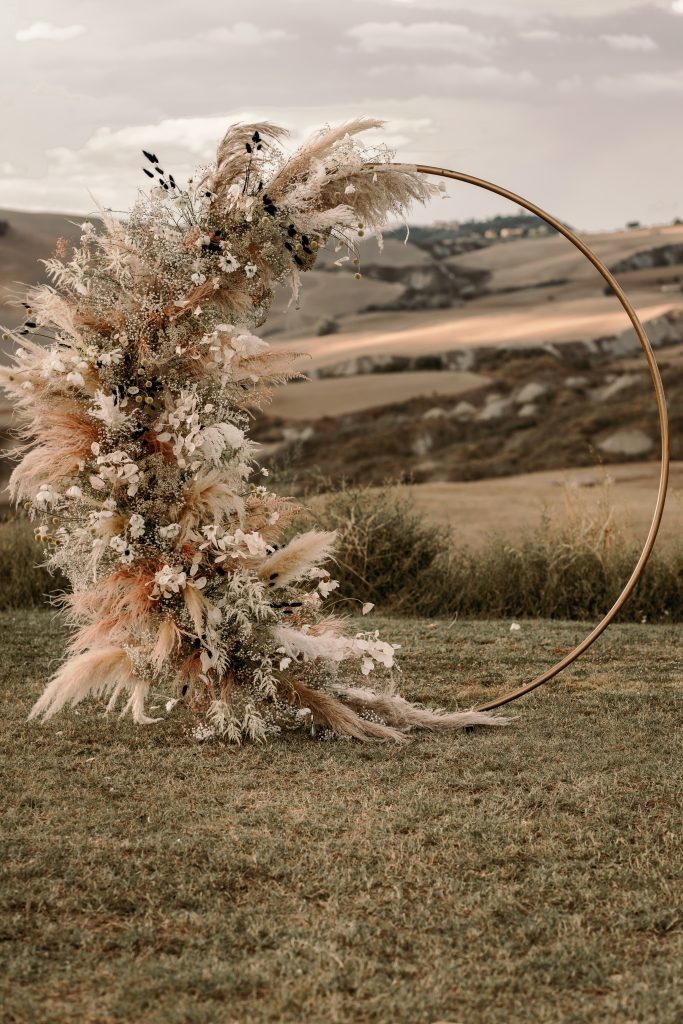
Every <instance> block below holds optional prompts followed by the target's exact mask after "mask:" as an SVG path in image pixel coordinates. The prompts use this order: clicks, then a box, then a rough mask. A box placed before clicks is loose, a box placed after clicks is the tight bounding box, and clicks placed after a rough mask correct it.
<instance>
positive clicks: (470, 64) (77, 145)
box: [0, 0, 683, 230]
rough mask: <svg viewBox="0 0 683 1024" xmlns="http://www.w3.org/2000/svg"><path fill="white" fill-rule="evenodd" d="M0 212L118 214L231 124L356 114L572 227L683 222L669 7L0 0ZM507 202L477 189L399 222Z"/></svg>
mask: <svg viewBox="0 0 683 1024" xmlns="http://www.w3.org/2000/svg"><path fill="white" fill-rule="evenodd" d="M0 29H1V35H0V47H1V48H2V54H1V56H2V64H1V66H2V78H1V80H0V81H1V84H0V98H1V100H2V109H3V124H2V133H1V138H2V149H1V150H0V206H3V207H9V208H15V209H34V210H36V209H43V210H65V211H72V212H87V211H89V210H92V209H93V208H94V202H93V200H92V199H91V197H90V194H89V193H91V194H92V196H94V197H95V198H96V199H97V200H98V201H99V202H101V203H102V204H104V205H107V206H111V207H113V208H115V209H124V208H126V207H128V206H129V205H130V203H131V202H132V200H133V199H134V197H135V193H136V189H137V188H139V187H142V186H144V185H145V182H146V179H145V178H144V176H143V175H142V172H141V170H140V166H141V159H140V152H139V151H140V148H141V147H142V146H144V147H145V148H151V149H153V150H155V151H156V152H157V153H158V154H159V156H160V157H161V158H162V164H163V166H165V167H169V169H170V170H172V171H173V173H174V174H175V175H176V177H182V176H183V175H186V174H188V173H190V172H191V169H192V168H193V166H195V165H196V164H198V163H201V162H202V161H205V160H208V159H209V158H210V157H211V153H212V150H213V149H214V148H215V144H216V142H217V140H218V138H219V137H220V135H221V134H222V133H223V131H224V130H225V128H226V127H227V125H229V124H230V123H232V122H233V121H236V120H251V119H259V118H268V119H270V120H274V121H277V122H279V123H281V124H283V125H285V126H286V127H288V128H289V129H290V130H291V132H292V140H291V141H292V144H293V145H294V144H296V143H297V142H299V141H300V139H301V137H302V135H303V133H304V132H306V131H309V130H312V129H315V128H317V127H318V126H320V125H322V124H324V123H326V122H329V123H335V122H337V121H339V120H344V119H347V118H350V117H354V116H356V115H358V114H367V115H371V116H375V117H382V118H385V119H386V120H387V126H386V129H385V131H384V136H385V137H386V141H387V142H388V143H389V144H390V145H391V146H392V147H393V148H395V150H396V157H397V159H399V160H402V161H421V162H424V163H431V164H440V165H444V166H448V167H453V168H456V169H459V170H464V171H466V172H468V173H470V174H474V175H477V176H480V177H483V178H488V179H489V180H492V181H494V182H498V183H499V184H502V185H505V186H506V187H507V188H510V189H512V190H513V191H516V192H518V193H520V194H522V195H525V196H527V197H528V198H530V199H532V200H533V201H534V202H536V203H538V204H539V205H540V206H542V207H544V208H546V209H547V210H549V211H550V212H551V213H554V214H555V215H557V216H558V217H560V218H561V219H563V220H566V221H568V222H569V223H571V224H573V225H574V226H575V227H577V228H579V229H584V230H586V229H600V228H613V227H617V226H621V225H623V224H624V223H625V222H626V221H627V220H631V219H638V220H641V221H643V222H644V223H660V222H667V221H670V220H671V219H672V218H673V217H674V216H683V131H682V130H681V129H682V117H681V114H682V113H683V0H661V2H656V0H652V2H646V3H640V4H637V5H635V6H634V5H633V4H632V3H628V2H624V0H262V2H260V3H254V2H252V3H245V2H239V3H238V2H233V0H204V2H203V3H202V4H190V3H188V2H180V0H152V2H151V3H137V2H133V0H117V2H114V3H108V2H104V0H100V2H97V0H19V2H17V0H9V2H8V0H4V2H3V3H2V5H1V7H0ZM504 209H509V206H506V204H505V203H504V201H502V200H498V199H496V198H495V197H493V196H490V195H489V194H486V193H483V192H481V191H480V190H476V189H473V188H471V187H468V186H466V185H458V184H456V183H451V184H449V197H448V198H447V199H443V200H437V201H435V202H434V203H433V204H432V205H431V207H430V208H429V209H428V210H426V211H424V210H423V211H420V212H419V213H418V212H417V211H416V214H415V216H414V217H413V218H412V219H413V220H415V221H423V222H424V221H429V220H434V219H437V218H438V219H457V218H463V217H465V216H468V215H481V214H485V213H491V212H498V211H501V210H504Z"/></svg>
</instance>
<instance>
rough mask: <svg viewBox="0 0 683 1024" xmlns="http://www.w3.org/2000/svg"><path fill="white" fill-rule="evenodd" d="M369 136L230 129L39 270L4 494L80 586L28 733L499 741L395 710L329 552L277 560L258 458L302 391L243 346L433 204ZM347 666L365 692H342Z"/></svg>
mask: <svg viewBox="0 0 683 1024" xmlns="http://www.w3.org/2000/svg"><path fill="white" fill-rule="evenodd" d="M380 124H381V122H378V121H374V120H371V119H365V118H362V119H359V120H355V121H352V122H350V123H348V124H344V125H342V126H340V127H338V128H334V129H330V128H326V129H324V130H322V131H320V132H318V133H317V134H316V135H314V136H313V138H312V139H311V140H310V141H308V142H307V143H306V144H305V145H304V146H302V147H301V148H300V149H298V150H297V151H296V152H294V154H293V155H291V156H290V157H289V158H288V159H287V158H285V156H284V154H283V152H282V149H281V147H280V145H279V142H280V139H281V138H282V137H283V135H284V134H285V132H284V130H283V129H282V128H279V127H277V126H276V125H273V124H268V123H264V124H250V125H242V124H238V125H234V126H233V127H231V128H230V129H229V131H228V132H227V134H226V135H225V137H224V138H223V140H222V141H221V143H220V145H219V146H218V150H217V154H216V159H215V162H214V163H212V164H211V165H210V166H209V167H206V168H204V169H202V170H200V172H199V173H198V174H197V175H196V177H195V178H194V179H190V181H189V182H188V184H187V186H186V187H180V186H179V185H178V184H177V183H176V181H175V179H174V177H173V175H172V174H170V173H168V172H166V171H165V170H164V169H163V168H162V167H161V166H160V164H159V159H158V158H157V156H156V154H154V153H151V152H146V151H143V152H144V155H145V158H146V161H147V166H146V167H145V168H144V170H145V173H146V174H147V176H148V177H150V178H152V179H153V180H154V186H153V187H152V188H151V190H150V191H149V193H141V194H140V197H139V199H138V201H137V202H136V203H135V205H134V206H133V208H132V210H131V211H130V213H129V215H128V216H127V217H126V218H125V219H118V218H116V217H114V216H113V215H112V214H111V211H101V213H100V214H99V216H98V221H99V223H98V227H97V228H96V227H95V226H94V225H93V224H92V223H91V222H89V221H86V222H85V223H84V224H83V225H82V235H81V238H80V244H79V245H78V247H77V248H75V249H72V250H70V251H69V249H68V247H67V245H66V243H64V242H62V241H60V242H58V244H57V252H56V255H55V256H54V257H53V258H52V259H48V260H46V261H45V264H46V267H47V270H48V274H49V278H50V280H51V282H52V284H49V285H42V286H39V287H36V288H34V289H32V291H31V292H30V293H29V295H28V296H27V302H26V303H25V304H24V305H25V306H26V320H25V323H24V325H23V327H22V328H20V329H19V330H18V331H16V332H14V333H11V332H8V335H6V336H10V337H11V338H12V339H13V340H14V341H15V342H16V343H17V346H18V347H17V348H16V351H15V352H14V353H13V365H12V366H11V367H9V368H8V367H4V368H2V369H0V383H2V385H3V386H4V388H5V389H6V390H7V391H8V393H9V394H10V396H11V397H12V399H13V400H14V402H15V404H16V409H17V413H18V415H19V417H20V418H21V421H22V427H23V435H24V438H25V441H26V444H25V445H24V446H23V448H22V449H21V454H22V456H23V458H22V461H21V462H20V464H19V465H18V466H17V467H16V469H15V470H14V473H13V474H12V478H11V482H10V487H11V491H12V494H13V497H14V498H15V500H17V501H23V502H24V504H25V507H26V509H27V510H28V513H29V515H30V516H31V518H33V519H34V520H35V521H36V523H37V525H36V529H35V533H36V539H37V540H38V541H39V542H40V543H41V545H42V546H43V548H44V550H45V553H46V564H47V565H48V566H51V567H54V568H55V569H60V570H62V572H63V573H64V574H65V575H66V576H67V577H68V579H69V581H70V583H71V585H72V590H71V592H70V593H68V594H66V595H64V597H63V605H64V607H65V610H66V613H67V616H68V619H69V622H70V624H71V625H72V626H73V627H74V635H73V638H72V640H71V643H70V646H69V651H68V655H69V656H68V658H67V660H66V661H65V662H64V664H62V666H61V667H60V668H59V669H58V671H57V672H56V674H55V675H54V677H53V678H52V680H51V681H50V682H49V684H48V686H47V688H46V689H45V691H44V693H43V694H42V696H41V697H40V699H39V700H38V701H37V703H36V704H35V706H34V708H33V710H32V712H31V716H42V717H44V718H49V717H51V716H52V715H53V714H54V713H55V712H57V711H59V710H60V709H61V708H63V707H64V706H65V705H67V704H76V703H78V702H79V701H81V700H82V699H83V698H84V697H86V696H87V695H101V696H106V697H108V710H110V709H113V708H114V707H115V706H116V705H117V702H119V700H120V699H122V698H123V700H124V704H123V710H122V712H121V713H122V714H123V713H125V712H128V711H129V712H131V713H132V715H133V718H134V719H135V721H136V722H139V723H151V722H153V721H158V719H154V718H151V717H149V715H148V714H147V711H146V706H145V705H146V699H147V697H148V694H149V693H150V691H151V690H154V691H156V694H157V697H158V698H160V699H161V701H162V704H165V707H166V710H167V711H168V712H170V711H171V709H172V708H173V707H174V705H176V704H178V703H179V702H183V703H184V704H185V705H187V706H188V707H189V709H190V710H191V711H192V712H193V713H194V716H195V717H194V719H193V730H194V733H195V735H196V736H197V737H198V738H208V737H210V736H221V737H225V738H226V739H227V740H228V741H230V742H233V743H236V744H240V743H241V742H243V740H245V739H251V740H257V741H261V740H264V739H265V738H266V737H267V736H269V735H272V734H276V733H277V732H279V731H280V730H282V729H287V728H305V729H308V730H312V731H314V732H315V731H316V730H317V731H318V732H320V733H322V734H323V735H328V736H332V735H346V736H353V737H356V738H358V739H363V740H364V739H371V738H376V739H393V740H399V739H401V738H403V735H404V733H405V732H406V731H407V730H409V729H410V728H412V727H414V726H423V727H427V728H436V727H447V728H454V727H462V726H468V725H471V724H477V723H481V724H492V723H493V724H497V723H499V722H504V721H506V720H505V719H496V718H491V717H489V716H487V715H482V714H478V713H476V712H464V713H454V714H445V713H441V712H435V711H431V710H429V709H426V708H423V707H420V706H418V705H413V704H410V703H409V702H408V701H406V700H404V699H403V698H401V697H400V696H399V695H398V693H397V692H396V689H395V683H394V680H393V676H392V666H393V664H394V652H395V645H392V644H391V643H387V642H386V641H385V640H382V639H380V637H379V636H378V633H377V632H376V631H367V630H364V631H360V632H355V633H354V634H353V635H347V633H346V632H345V627H346V624H345V622H344V621H342V620H341V619H340V618H338V617H336V616H334V615H331V614H329V613H327V612H326V610H325V599H326V598H327V597H328V596H329V594H330V593H332V592H333V591H334V589H335V588H336V587H337V586H338V584H337V582H336V581H335V580H333V579H332V578H331V576H330V572H329V570H328V569H327V568H325V567H324V565H325V562H327V561H328V559H330V557H331V555H332V553H333V549H334V539H335V538H334V534H332V533H327V532H321V531H317V530H309V531H307V532H304V533H302V534H300V535H298V536H294V537H293V539H291V540H289V541H288V542H287V543H282V535H283V532H284V531H286V530H287V529H288V527H289V526H290V523H291V521H292V519H293V517H294V516H295V514H296V512H297V506H296V504H295V503H294V502H293V501H292V500H291V499H289V498H283V497H281V496H278V495H277V494H276V493H274V492H273V491H271V490H269V489H268V487H267V485H266V484H265V483H264V482H263V481H264V480H266V479H267V470H266V469H265V468H261V467H260V466H259V464H258V462H257V460H256V447H257V446H256V445H255V444H254V443H253V442H252V441H251V440H250V439H249V420H250V416H251V415H252V414H253V410H254V409H256V408H258V407H259V406H260V404H261V403H263V402H264V401H266V400H267V399H268V397H269V395H270V393H271V390H272V388H273V386H275V385H277V384H280V383H282V382H285V381H287V380H289V379H292V378H294V377H297V376H302V375H301V374H300V373H299V372H298V371H296V370H295V369H294V368H293V362H294V358H295V356H294V354H293V353H287V354H283V353H282V352H280V351H276V350H273V349H272V348H271V347H270V346H269V345H268V343H267V342H265V341H264V340H262V339H261V338H259V337H257V336H256V335H255V334H254V333H253V331H254V330H255V329H256V328H257V327H258V326H259V325H260V324H261V323H263V321H264V319H265V318H266V315H267V313H268V310H269V308H270V305H271V301H272V296H273V289H274V286H275V285H278V284H281V283H285V282H288V283H289V284H290V285H291V288H292V292H293V297H294V299H296V298H297V296H298V293H299V279H300V274H301V273H302V272H303V271H306V270H309V269H310V268H311V267H313V266H314V264H315V261H316V257H317V255H318V253H319V252H320V250H321V249H322V248H323V247H328V246H335V247H336V249H337V250H339V249H344V250H346V255H344V256H342V257H341V260H345V259H353V261H354V262H355V263H356V264H358V262H359V260H358V252H357V241H356V240H357V238H358V237H359V236H362V235H363V234H364V232H365V231H372V232H375V233H376V234H377V235H378V236H379V238H380V241H381V235H380V234H379V232H380V230H381V227H382V224H383V223H385V222H386V219H387V217H388V216H389V215H392V214H400V213H403V212H404V211H405V209H406V208H407V206H408V205H409V204H410V203H411V202H412V201H414V200H417V201H424V200H425V199H426V198H427V197H428V196H429V195H430V194H431V192H432V191H433V189H434V186H432V185H429V184H427V183H426V182H425V180H424V179H423V178H422V177H421V176H420V175H419V174H418V173H417V171H416V169H415V168H414V167H412V168H411V167H409V166H406V165H400V164H392V163H390V162H389V160H390V156H391V154H390V153H389V152H388V151H387V150H385V149H384V148H383V147H380V148H378V149H375V150H372V151H369V150H368V149H366V148H365V147H364V146H363V145H361V144H360V142H359V140H358V139H357V135H358V133H359V132H361V131H363V130H365V129H368V128H374V127H377V126H379V125H380ZM368 610H369V609H368V607H367V606H366V607H364V609H363V611H364V612H365V611H368ZM346 662H351V663H354V664H355V665H356V667H357V670H358V673H359V676H360V680H359V682H361V683H363V684H366V682H367V677H369V676H373V677H381V680H380V682H379V683H378V684H377V686H376V687H375V688H369V687H368V686H367V685H351V684H350V683H349V682H348V681H345V680H342V679H340V676H339V673H338V668H339V666H340V664H341V663H346Z"/></svg>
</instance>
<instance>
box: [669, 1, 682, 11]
mask: <svg viewBox="0 0 683 1024" xmlns="http://www.w3.org/2000/svg"><path fill="white" fill-rule="evenodd" d="M671 10H672V11H673V13H674V14H683V0H673V3H672V4H671Z"/></svg>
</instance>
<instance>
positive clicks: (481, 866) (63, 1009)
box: [0, 612, 683, 1024]
mask: <svg viewBox="0 0 683 1024" xmlns="http://www.w3.org/2000/svg"><path fill="white" fill-rule="evenodd" d="M366 621H367V620H364V622H366ZM377 625H378V626H380V627H381V632H382V635H384V636H386V637H387V638H389V639H391V640H393V641H395V642H398V643H401V644H402V649H401V651H400V654H401V664H402V667H403V680H402V684H401V685H402V690H403V692H404V693H405V694H406V695H407V696H409V697H411V698H414V699H420V700H423V701H425V702H429V703H430V704H432V705H442V706H447V707H450V708H455V707H463V706H470V705H471V704H472V703H473V702H476V701H480V700H482V699H485V698H488V697H489V696H490V695H492V694H494V693H500V692H501V691H502V690H503V689H504V688H507V687H509V686H510V685H513V684H515V683H517V682H521V681H525V680H527V679H528V678H530V676H531V675H532V673H536V672H538V671H540V670H541V669H542V668H544V667H547V666H548V665H549V664H551V663H552V662H553V661H555V660H556V659H557V658H558V657H559V656H560V654H561V652H564V651H566V650H567V649H568V648H569V647H570V646H571V645H573V644H575V643H576V642H577V641H578V640H579V639H581V637H582V636H583V634H584V628H585V627H584V626H582V625H580V624H576V623H568V622H565V623H552V624H551V623H546V622H534V623H527V622H522V623H521V627H522V628H521V629H520V630H519V631H517V632H514V633H512V632H510V630H509V623H508V622H487V623H472V622H456V623H453V624H452V625H450V626H449V625H448V624H446V623H437V622H433V621H429V620H417V621H412V622H410V621H406V620H400V621H398V620H394V621H391V620H389V621H383V620H380V621H378V622H377ZM0 627H1V628H2V631H3V636H5V638H6V643H5V645H4V648H3V658H4V670H5V677H6V683H7V685H6V687H5V689H4V696H3V698H2V699H3V709H2V715H1V716H0V722H1V723H2V724H1V726H0V728H1V729H2V730H3V733H4V736H3V746H4V749H5V751H6V758H5V761H4V765H3V780H2V800H3V805H4V808H3V809H4V812H5V823H6V827H5V829H4V831H3V839H2V862H3V873H4V876H5V884H4V886H3V891H2V922H3V923H2V931H3V939H4V942H3V944H2V949H3V952H2V960H3V964H2V965H3V970H2V982H0V986H1V990H2V994H3V1005H4V1012H5V1019H6V1020H8V1021H16V1022H20V1021H21V1022H23V1021H29V1020H32V1021H37V1020H46V1021H47V1020H54V1021H57V1020H59V1021H69V1022H70V1024H102V1022H105V1021H106V1022H107V1024H119V1022H120V1024H129V1022H130V1021H131V1020H135V1021H138V1022H140V1024H214V1022H216V1021H217V1020H220V1021H222V1022H225V1024H242V1022H243V1021H246V1020H248V1021H250V1022H251V1024H266V1022H267V1024H274V1022H278V1024H300V1022H301V1021H303V1020H305V1021H309V1022H311V1024H328V1022H329V1024H348V1022H350V1021H354V1022H359V1024H360V1022H364V1024H384V1022H386V1021H389V1020H391V1021H396V1022H401V1024H434V1022H436V1021H440V1022H446V1021H448V1022H463V1024H464V1022H467V1024H490V1022H491V1021H510V1022H512V1021H514V1022H515V1024H537V1022H539V1021H577V1022H578V1021H591V1022H595V1024H631V1022H633V1021H648V1022H653V1024H654V1022H660V1021H661V1022H662V1024H664V1022H673V1021H676V1020H679V1019H680V1018H681V1016H683V995H682V992H681V986H680V963H681V958H682V957H683V931H682V930H681V916H680V906H679V897H680V891H681V886H682V885H683V846H682V844H681V830H680V821H681V815H682V814H683V774H682V771H681V765H682V764H683V731H682V729H681V725H680V721H679V717H680V716H677V714H676V713H675V708H676V707H677V706H678V705H679V704H680V699H681V678H680V672H679V664H678V653H677V652H678V651H680V647H681V643H682V642H683V629H682V628H681V627H680V626H678V627H670V626H648V627H644V626H637V625H631V626H616V627H614V626H613V627H611V628H610V630H609V631H608V632H607V633H606V634H605V636H604V637H602V638H601V639H600V640H599V641H598V642H597V643H596V644H595V646H594V647H592V648H591V650H590V651H589V652H588V653H587V654H586V655H585V656H584V657H583V658H582V659H581V660H580V661H579V662H578V663H577V664H576V665H574V666H572V667H571V668H570V669H569V670H567V672H566V673H565V675H564V676H563V677H562V679H561V680H558V681H557V682H554V683H552V684H550V685H549V686H548V687H546V688H544V689H542V690H541V691H538V692H537V693H535V694H533V695H531V696H530V697H529V698H526V699H525V700H524V701H522V702H520V703H519V704H518V705H516V706H515V707H514V709H513V710H514V713H516V714H517V715H518V716H519V717H518V718H517V720H516V721H515V722H514V724H513V725H511V726H509V727H508V728H506V729H504V730H495V731H493V730H491V731H484V730H482V729H478V730H476V731H475V732H474V733H473V734H471V735H462V734H457V735H450V736H430V735H428V734H423V735H420V736H416V737H415V738H414V739H412V740H410V742H409V743H407V744H405V745H403V746H401V747H394V746H382V745H378V746H371V745H367V746H360V745H359V744H357V743H356V742H354V741H350V742H338V743H324V742H316V741H313V740H307V739H305V738H298V737H293V736H284V737H283V738H282V740H280V741H278V742H276V743H274V744H272V745H270V746H267V747H253V746H250V747H246V748H244V749H242V750H231V749H229V748H226V747H223V746H220V745H213V744H207V745H200V744H197V743H196V742H195V741H191V740H189V739H187V738H185V737H184V736H183V734H182V726H181V720H180V719H179V718H178V716H177V715H176V714H175V712H174V715H173V716H172V717H169V718H168V719H167V721H166V722H165V723H161V724H159V725H156V726H152V727H148V728H144V727H135V726H133V725H132V724H130V723H129V722H120V721H119V720H117V719H116V718H111V719H106V718H104V717H103V716H102V714H101V707H100V706H98V705H95V704H93V703H90V702H88V703H87V704H84V705H82V706H81V708H80V709H78V711H77V712H66V713H64V714H63V715H62V716H61V717H58V718H56V719H54V721H52V722H51V723H49V724H47V725H45V726H40V725H36V724H35V723H27V722H26V715H27V712H28V709H29V708H30V706H31V704H32V702H33V701H34V699H35V698H36V696H37V695H38V694H39V692H40V691H41V689H42V686H43V685H44V682H45V679H46V678H47V676H48V673H49V672H50V671H51V669H52V668H54V665H55V663H56V661H57V660H58V659H59V658H60V656H61V650H62V643H63V640H62V634H61V631H60V630H59V629H58V627H57V626H56V624H55V622H54V621H53V620H52V618H51V617H50V616H49V614H48V613H45V612H42V613H28V614H27V613H25V612H22V613H21V614H16V615H11V614H9V615H8V614H3V615H2V616H0ZM177 710H178V709H177V708H176V711H177ZM510 713H512V710H511V712H510Z"/></svg>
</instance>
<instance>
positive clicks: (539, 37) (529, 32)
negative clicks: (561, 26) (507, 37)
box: [517, 28, 561, 43]
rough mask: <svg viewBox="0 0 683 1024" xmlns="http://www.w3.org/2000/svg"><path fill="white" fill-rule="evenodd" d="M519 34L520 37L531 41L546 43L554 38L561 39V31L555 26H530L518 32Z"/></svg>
mask: <svg viewBox="0 0 683 1024" xmlns="http://www.w3.org/2000/svg"><path fill="white" fill-rule="evenodd" d="M517 35H518V36H519V38H520V39H524V40H526V41H527V42H531V43H536V42H539V43H544V42H550V41H551V40H552V39H560V38H561V37H560V33H559V32H556V31H555V29H553V28H530V29H526V30H525V31H523V32H518V33H517Z"/></svg>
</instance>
